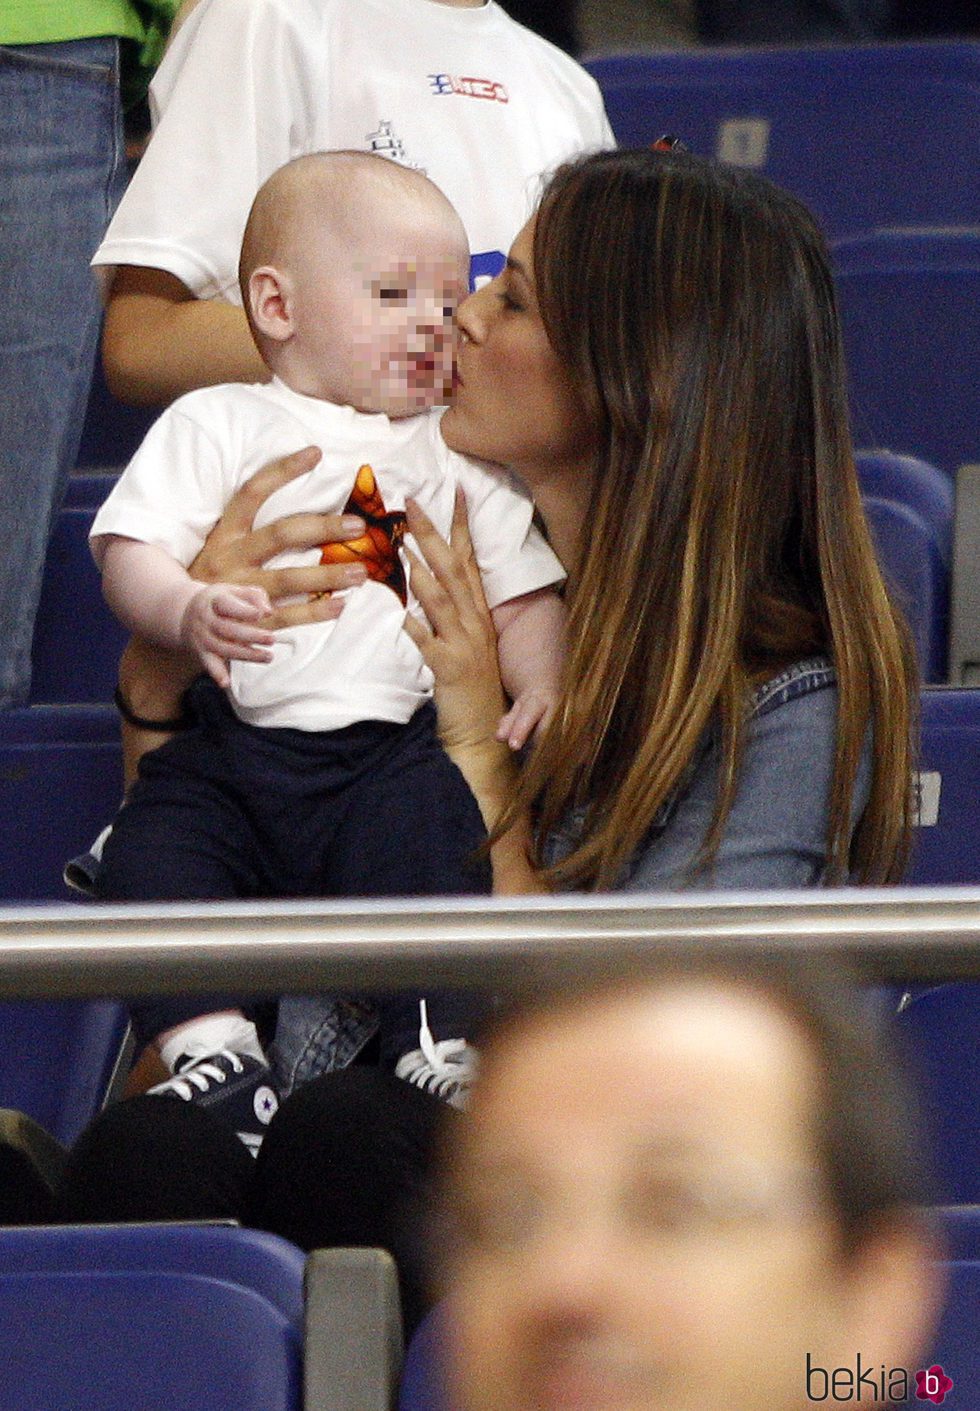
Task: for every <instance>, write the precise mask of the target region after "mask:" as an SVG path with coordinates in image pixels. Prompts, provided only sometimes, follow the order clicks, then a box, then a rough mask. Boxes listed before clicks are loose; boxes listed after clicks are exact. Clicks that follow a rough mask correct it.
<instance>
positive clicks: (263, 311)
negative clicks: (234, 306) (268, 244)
mask: <svg viewBox="0 0 980 1411" xmlns="http://www.w3.org/2000/svg"><path fill="white" fill-rule="evenodd" d="M248 300H249V307H250V309H251V314H252V322H253V324H254V325H255V327H256V328H257V329H258V331H259V332H260V333H262V334H264V336H265V337H266V338H271V339H272V340H273V341H274V342H276V343H285V342H286V341H287V340H288V339H290V338H291V337H292V335H293V331H294V330H293V311H292V286H291V284H290V281H289V276H288V275H286V274H283V273H282V272H281V271H280V270H277V269H275V268H274V267H273V266H272V265H260V266H259V267H258V268H257V269H254V270H253V271H252V273H251V275H250V276H249V281H248Z"/></svg>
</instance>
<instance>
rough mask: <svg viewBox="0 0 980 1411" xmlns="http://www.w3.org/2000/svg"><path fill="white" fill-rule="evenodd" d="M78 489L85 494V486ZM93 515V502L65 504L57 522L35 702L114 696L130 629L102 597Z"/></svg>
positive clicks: (37, 630) (40, 623) (36, 658)
mask: <svg viewBox="0 0 980 1411" xmlns="http://www.w3.org/2000/svg"><path fill="white" fill-rule="evenodd" d="M99 479H102V480H105V479H108V477H99ZM92 480H93V482H94V477H93V478H92ZM75 493H76V494H79V493H82V487H81V486H79V487H77V489H76V492H75ZM89 493H94V490H89ZM94 518H95V507H94V506H93V505H89V506H86V507H78V508H68V509H62V510H61V512H60V513H59V514H58V516H57V517H56V519H55V522H54V527H53V529H52V533H51V539H50V542H49V544H48V552H47V558H46V560H45V565H44V578H43V581H42V585H41V600H40V604H39V606H38V613H37V620H36V623H35V627H34V645H33V649H32V656H31V663H32V664H31V697H30V698H31V702H32V703H34V704H44V705H54V704H74V703H78V702H108V701H111V700H112V693H113V690H114V689H115V685H116V677H117V673H118V668H119V657H120V655H121V654H122V649H123V647H124V646H125V644H126V640H127V637H128V635H129V634H128V633H127V632H126V630H125V628H124V627H123V626H122V625H121V624H120V623H119V622H118V621H117V620H116V618H115V617H114V616H113V614H112V613H111V612H110V610H109V608H108V606H107V604H106V602H105V599H104V598H103V596H102V580H101V578H100V576H99V571H98V569H97V568H96V566H95V562H94V560H93V558H92V555H91V552H90V550H89V546H88V534H89V530H90V529H91V527H92V520H93V519H94Z"/></svg>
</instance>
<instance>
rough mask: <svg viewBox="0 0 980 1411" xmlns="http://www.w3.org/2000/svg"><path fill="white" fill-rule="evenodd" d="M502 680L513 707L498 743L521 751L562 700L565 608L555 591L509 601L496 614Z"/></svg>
mask: <svg viewBox="0 0 980 1411" xmlns="http://www.w3.org/2000/svg"><path fill="white" fill-rule="evenodd" d="M491 615H492V617H493V625H494V627H495V628H496V631H497V655H498V657H499V660H500V679H501V680H502V681H503V684H504V690H505V691H506V692H507V694H508V696H510V698H511V700H512V701H513V703H514V704H513V705H512V706H511V708H510V710H509V711H508V712H507V714H506V715H505V716H504V717H503V719H502V720H501V722H500V725H499V726H498V728H497V739H498V740H503V741H506V743H507V744H508V745H510V747H511V749H512V750H519V749H520V748H521V746H522V745H523V744H524V743H525V741H526V740H527V739H528V737H529V736H530V735H531V733H532V731H535V730H538V729H542V728H543V727H544V726H545V725H547V724H548V721H549V720H550V719H551V716H552V714H553V712H554V709H555V706H556V704H557V701H558V695H559V691H560V687H561V673H562V667H563V665H564V660H565V608H564V605H563V603H562V601H561V599H560V598H559V596H558V594H557V593H556V592H555V591H554V589H552V588H538V589H537V590H536V591H535V592H533V593H524V594H523V595H522V596H521V597H519V598H511V599H510V601H509V602H506V603H501V604H500V606H499V607H495V608H494V609H493V611H492V614H491Z"/></svg>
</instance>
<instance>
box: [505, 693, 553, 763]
mask: <svg viewBox="0 0 980 1411" xmlns="http://www.w3.org/2000/svg"><path fill="white" fill-rule="evenodd" d="M557 703H558V692H557V691H556V690H554V689H553V688H551V687H548V686H532V687H531V688H530V690H527V691H522V692H521V694H520V695H519V696H518V697H517V700H516V701H515V702H514V704H513V705H512V706H511V708H510V710H509V711H508V712H507V714H506V715H504V716H502V717H501V721H500V724H499V725H498V726H497V739H498V740H501V741H503V742H504V743H505V744H508V745H510V747H511V749H512V750H519V749H520V748H521V747H522V745H524V744H525V743H526V742H527V740H529V739H530V737H531V735H532V734H534V735H538V734H540V733H541V731H542V730H544V728H545V726H546V725H547V724H548V722H549V720H550V719H551V717H552V716H553V715H554V713H555V706H556V705H557Z"/></svg>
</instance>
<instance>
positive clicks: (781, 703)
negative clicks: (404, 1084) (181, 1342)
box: [276, 657, 871, 1088]
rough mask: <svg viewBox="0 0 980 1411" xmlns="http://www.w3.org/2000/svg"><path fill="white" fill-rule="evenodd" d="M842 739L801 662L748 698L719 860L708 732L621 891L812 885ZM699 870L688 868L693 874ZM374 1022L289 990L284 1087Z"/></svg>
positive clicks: (812, 662) (358, 1007) (350, 1046)
mask: <svg viewBox="0 0 980 1411" xmlns="http://www.w3.org/2000/svg"><path fill="white" fill-rule="evenodd" d="M836 740H837V688H836V679H835V677H834V671H833V667H832V666H831V664H830V662H829V661H828V660H827V659H826V658H825V657H812V658H810V659H808V660H806V661H800V662H796V663H795V664H794V665H793V666H791V667H788V668H787V669H786V670H785V671H782V672H780V673H779V675H778V676H774V677H772V678H771V679H770V680H769V681H767V682H765V684H764V685H762V686H760V687H759V689H758V690H757V691H756V692H755V695H754V696H753V698H752V704H751V707H750V710H749V715H748V723H747V729H746V736H745V753H744V758H743V763H742V769H741V774H740V776H739V786H738V793H737V795H736V798H735V802H734V804H733V805H732V810H731V813H730V814H729V815H728V821H727V824H726V826H725V832H724V835H723V837H722V840H721V844H720V846H719V848H718V852H717V854H716V856H715V859H714V862H713V864H712V866H711V867H710V868H708V869H707V870H706V871H702V872H697V873H693V868H694V864H695V861H696V859H697V857H698V853H699V851H700V848H701V844H702V842H703V840H704V838H705V835H706V833H707V830H708V828H709V826H710V823H711V818H712V815H713V812H714V807H715V800H716V798H717V791H718V767H719V759H720V751H719V745H718V739H717V735H716V732H714V731H711V732H709V733H708V735H707V736H706V737H705V740H704V742H703V744H702V747H701V749H700V750H699V751H698V753H697V755H696V757H695V759H694V760H693V761H692V764H691V767H690V770H689V772H688V775H687V777H686V779H685V781H684V783H683V785H682V787H681V788H680V789H678V791H677V793H676V795H675V796H674V797H673V798H672V799H670V800H668V802H667V804H665V806H664V807H663V808H662V809H661V810H660V813H659V814H658V816H657V818H656V819H655V820H654V823H653V826H652V828H651V830H650V833H649V836H648V838H647V841H646V843H645V844H644V845H643V847H641V848H640V849H639V850H638V852H637V854H636V856H635V857H634V858H633V860H632V863H631V865H630V866H629V868H628V869H627V871H626V874H625V875H624V877H623V879H622V881H621V887H622V888H623V889H624V890H626V891H674V890H677V889H679V888H681V887H684V886H690V885H695V886H697V887H698V888H699V889H702V888H703V889H718V890H755V889H758V888H762V889H769V888H786V887H812V886H815V885H817V884H818V883H819V882H820V881H821V880H822V878H823V874H824V867H825V862H826V843H827V826H828V821H829V800H830V786H831V780H832V776H833V769H834V755H835V751H836ZM870 773H871V754H870V749H869V748H866V749H865V752H864V757H863V759H862V762H861V767H860V770H859V774H858V780H857V785H856V787H855V793H854V818H855V819H857V818H858V817H859V816H860V814H861V812H862V810H863V809H864V806H865V804H866V802H867V797H868V789H869V785H870ZM573 837H574V827H569V828H568V829H567V830H563V833H562V835H561V836H558V837H556V838H555V839H554V840H553V841H552V845H551V847H550V848H549V860H552V861H553V860H554V859H555V858H557V857H559V856H561V854H562V853H563V852H564V851H566V850H567V849H568V848H569V847H570V846H571V843H572V840H573ZM692 873H693V875H692ZM376 1027H377V1019H376V1017H375V1014H374V1011H373V1009H372V1007H371V1006H370V1004H369V1003H367V1002H366V1001H363V1000H358V999H348V1000H338V1001H331V1000H328V999H327V997H326V996H323V997H317V996H311V997H309V998H308V999H296V998H292V997H290V998H289V999H288V1000H285V1001H283V1002H282V1003H281V1005H280V1020H279V1029H278V1031H277V1035H276V1067H277V1074H278V1076H279V1078H280V1080H281V1081H282V1082H283V1085H284V1086H285V1087H287V1088H288V1087H291V1086H292V1085H293V1084H294V1083H298V1082H304V1081H306V1080H307V1079H308V1078H310V1077H313V1076H315V1075H316V1073H318V1072H325V1071H327V1070H328V1069H330V1068H342V1067H343V1066H344V1065H345V1064H346V1063H349V1062H350V1060H351V1058H353V1057H354V1055H355V1054H356V1053H357V1052H358V1050H359V1049H360V1048H362V1047H363V1045H364V1044H365V1043H366V1042H367V1040H368V1039H369V1038H370V1037H371V1035H372V1034H373V1032H374V1030H375V1029H376Z"/></svg>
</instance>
